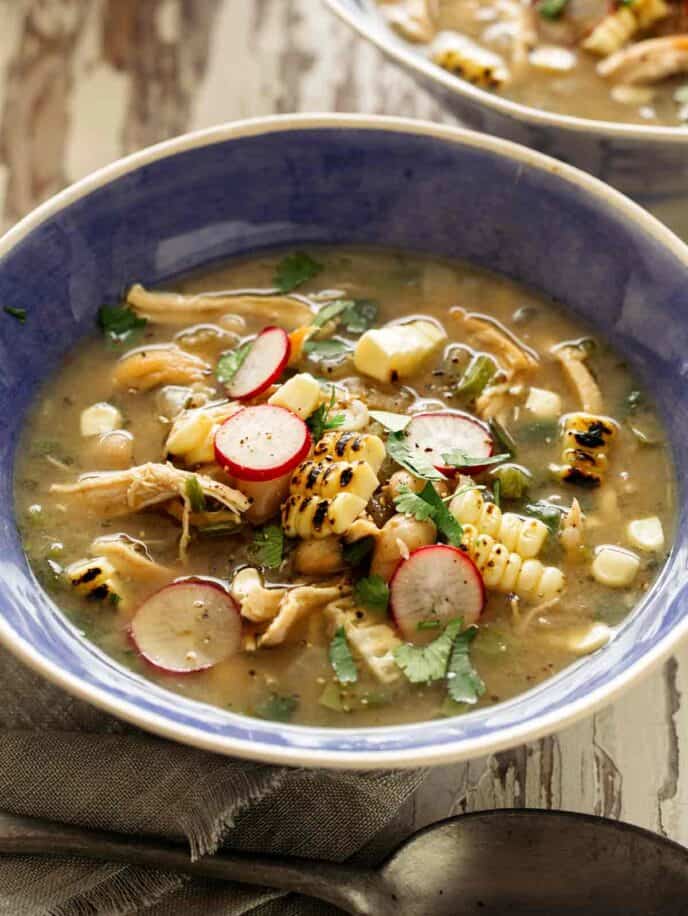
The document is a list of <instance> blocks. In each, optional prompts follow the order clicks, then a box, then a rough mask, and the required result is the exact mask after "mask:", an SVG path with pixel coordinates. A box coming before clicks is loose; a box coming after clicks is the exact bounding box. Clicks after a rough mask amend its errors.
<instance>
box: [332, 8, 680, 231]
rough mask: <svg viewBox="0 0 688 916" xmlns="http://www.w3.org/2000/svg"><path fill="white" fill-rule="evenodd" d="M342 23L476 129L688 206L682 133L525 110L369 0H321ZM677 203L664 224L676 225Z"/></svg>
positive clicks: (650, 196) (658, 199) (659, 200)
mask: <svg viewBox="0 0 688 916" xmlns="http://www.w3.org/2000/svg"><path fill="white" fill-rule="evenodd" d="M325 3H326V4H327V5H328V6H329V7H330V9H332V10H333V12H335V13H336V14H337V15H338V16H339V17H340V18H341V19H343V20H344V21H345V22H346V23H348V24H349V25H350V26H351V27H352V28H354V29H355V30H356V31H357V32H358V33H359V34H360V35H362V36H363V37H364V38H366V39H368V40H369V41H371V42H372V43H373V44H374V45H376V46H377V47H378V48H379V49H380V50H381V51H382V52H384V53H385V54H386V55H387V56H388V57H389V58H390V59H392V60H394V61H395V62H396V63H398V64H400V65H401V66H402V67H404V68H405V69H407V70H408V71H409V72H411V73H412V74H413V75H414V76H415V77H416V79H417V80H418V81H419V82H421V83H422V84H423V85H424V86H425V88H426V89H429V90H430V91H431V92H433V93H434V94H435V95H437V96H439V97H440V98H441V99H442V101H443V102H445V103H446V105H447V106H448V108H450V109H451V110H452V111H453V112H454V113H455V114H456V115H457V116H458V117H459V118H460V119H461V121H462V123H463V124H465V125H466V126H467V127H471V128H472V129H474V130H480V131H484V132H485V133H488V134H494V135H495V136H497V137H504V138H505V139H507V140H514V141H515V142H517V143H523V144H524V145H525V146H529V147H531V149H537V150H540V152H543V153H547V154H548V155H549V156H555V157H556V158H557V159H561V161H562V162H567V163H569V164H571V165H575V166H577V167H578V168H581V169H585V170H586V171H588V172H591V173H592V174H593V175H596V176H597V177H598V178H602V179H603V180H604V181H607V182H608V183H609V184H611V185H613V186H614V187H616V188H618V189H619V190H621V191H624V193H626V194H630V195H632V196H634V197H636V198H637V199H639V200H641V201H642V202H643V204H645V205H646V206H649V207H655V206H657V207H662V206H663V205H666V203H667V201H670V200H671V198H675V197H676V196H677V195H680V196H681V197H682V198H683V201H682V206H683V209H684V210H685V208H686V206H688V130H685V129H682V128H679V127H657V126H654V125H642V124H623V123H620V122H618V121H596V120H592V119H586V118H574V117H570V116H568V115H560V114H555V113H554V112H549V111H545V110H543V109H539V108H530V107H529V106H527V105H521V104H519V103H518V102H512V101H510V100H509V99H506V98H504V97H503V96H501V95H499V94H497V93H495V92H489V91H487V90H485V89H479V88H478V87H476V86H473V85H471V83H469V82H467V81H466V80H462V79H459V78H458V77H455V76H453V75H452V74H450V73H447V71H446V70H443V69H442V68H441V67H439V66H437V65H436V64H434V63H432V61H430V60H428V59H427V58H426V57H425V56H424V55H423V54H422V53H421V52H420V51H419V50H418V48H416V47H414V46H413V45H411V44H409V43H408V42H406V41H404V40H403V39H401V38H399V37H398V36H397V35H395V34H394V32H393V31H392V30H391V29H390V28H388V27H387V25H386V23H385V22H384V21H383V19H382V17H381V16H380V14H379V12H378V10H377V9H376V5H375V0H325ZM681 215H682V214H680V213H679V212H678V205H676V206H675V207H673V208H670V211H669V216H668V219H669V220H671V223H672V224H673V223H676V225H682V222H681Z"/></svg>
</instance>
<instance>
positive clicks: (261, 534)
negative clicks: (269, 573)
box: [251, 525, 284, 569]
mask: <svg viewBox="0 0 688 916" xmlns="http://www.w3.org/2000/svg"><path fill="white" fill-rule="evenodd" d="M251 553H252V555H253V557H254V559H255V561H256V563H258V565H259V566H264V567H265V568H266V569H277V568H278V566H280V564H281V563H282V557H283V555H284V533H283V531H282V529H281V528H280V526H279V525H264V526H263V527H262V528H257V529H256V530H255V531H254V533H253V544H252V545H251Z"/></svg>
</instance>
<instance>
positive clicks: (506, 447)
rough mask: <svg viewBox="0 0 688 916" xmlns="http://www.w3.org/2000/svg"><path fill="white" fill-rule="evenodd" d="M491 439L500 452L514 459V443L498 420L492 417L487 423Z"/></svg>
mask: <svg viewBox="0 0 688 916" xmlns="http://www.w3.org/2000/svg"><path fill="white" fill-rule="evenodd" d="M489 427H490V432H491V433H492V438H493V439H494V440H495V442H496V443H497V445H498V446H499V448H500V449H501V451H502V452H508V454H509V457H510V458H515V457H516V442H515V441H514V437H513V436H512V435H511V433H510V432H509V430H508V429H507V428H506V426H502V424H501V423H500V422H499V420H496V419H495V418H494V417H493V418H492V419H491V420H490V423H489Z"/></svg>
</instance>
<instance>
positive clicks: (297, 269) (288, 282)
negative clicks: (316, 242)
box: [273, 251, 323, 293]
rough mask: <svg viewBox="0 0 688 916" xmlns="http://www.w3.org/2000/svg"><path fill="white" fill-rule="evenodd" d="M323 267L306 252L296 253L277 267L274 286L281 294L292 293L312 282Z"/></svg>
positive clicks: (287, 256)
mask: <svg viewBox="0 0 688 916" xmlns="http://www.w3.org/2000/svg"><path fill="white" fill-rule="evenodd" d="M322 269H323V265H322V264H320V263H319V262H318V261H316V260H314V259H313V258H312V257H311V256H310V255H309V254H306V253H305V252H304V251H295V252H293V253H292V254H288V255H286V256H285V257H283V258H282V260H281V261H280V262H279V264H278V265H277V269H276V270H275V276H274V280H273V282H274V284H275V286H276V287H277V289H278V290H279V291H280V292H281V293H290V292H291V291H292V290H293V289H296V288H297V287H298V286H301V285H302V284H303V283H305V282H306V281H307V280H312V279H313V277H315V276H317V275H318V274H319V273H320V271H321V270H322Z"/></svg>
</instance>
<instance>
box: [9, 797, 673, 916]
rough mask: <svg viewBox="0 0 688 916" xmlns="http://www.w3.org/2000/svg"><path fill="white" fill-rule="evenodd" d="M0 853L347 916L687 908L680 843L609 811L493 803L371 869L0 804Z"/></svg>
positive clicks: (638, 914)
mask: <svg viewBox="0 0 688 916" xmlns="http://www.w3.org/2000/svg"><path fill="white" fill-rule="evenodd" d="M0 853H12V854H27V855H29V854H30V855H49V856H64V855H69V856H83V857H86V858H89V859H100V860H105V861H117V862H127V863H129V864H132V865H142V866H145V867H149V868H160V869H165V870H168V871H170V870H176V871H181V872H185V873H187V874H189V875H197V876H203V877H207V878H216V879H221V880H230V881H240V882H242V883H247V884H262V885H265V886H267V887H272V888H278V889H280V890H285V891H298V892H299V893H301V894H306V895H307V896H309V897H317V898H319V899H321V900H326V901H328V902H329V903H333V904H335V905H336V906H338V907H340V908H341V909H342V910H344V911H345V912H347V913H354V914H357V916H463V914H466V916H468V914H471V916H472V914H475V916H504V914H506V913H508V914H509V916H534V914H546V916H551V914H553V913H556V914H557V916H560V914H562V913H564V914H574V913H575V914H577V916H581V914H585V916H598V914H599V916H602V914H604V916H688V850H686V849H684V848H683V847H682V846H679V845H678V844H676V843H672V842H670V841H669V840H665V839H662V838H661V837H659V836H656V835H655V834H653V833H650V832H649V831H646V830H641V829H640V828H638V827H632V826H630V825H629V824H621V823H619V822H617V821H609V820H604V819H602V818H595V817H589V816H587V815H581V814H569V813H564V812H559V811H551V812H549V811H534V810H516V811H513V810H503V811H488V812H484V813H480V814H469V815H464V816H462V817H454V818H450V819H449V820H446V821H441V822H439V823H437V824H434V825H433V826H431V827H427V828H426V829H425V830H421V831H420V832H419V833H416V834H414V836H412V837H411V838H410V839H409V840H407V841H406V842H405V843H404V844H403V845H402V846H400V847H399V849H397V851H396V852H394V853H393V854H392V855H391V856H390V857H389V859H387V861H386V862H385V864H384V865H382V867H381V868H379V869H366V868H358V867H354V866H350V865H333V864H330V863H327V862H318V861H310V860H307V859H288V858H285V859H277V858H268V857H260V856H249V855H241V854H236V853H220V854H218V855H215V856H207V857H205V858H203V859H199V860H198V861H196V862H191V861H190V860H189V857H188V853H186V852H185V851H184V849H183V847H181V846H175V845H172V844H169V843H166V842H162V841H160V842H158V841H149V840H143V839H138V838H134V837H129V836H124V835H122V834H116V833H101V832H97V831H92V830H86V829H82V828H80V827H69V826H65V825H63V824H56V823H52V822H50V821H39V820H29V819H26V818H20V817H14V816H12V815H8V814H0Z"/></svg>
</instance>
